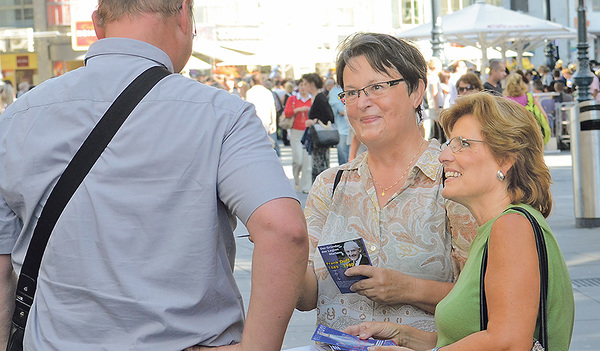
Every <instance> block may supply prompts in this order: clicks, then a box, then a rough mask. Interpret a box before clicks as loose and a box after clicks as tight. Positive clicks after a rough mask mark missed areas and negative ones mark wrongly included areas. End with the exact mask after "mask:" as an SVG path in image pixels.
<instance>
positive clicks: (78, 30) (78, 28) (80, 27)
mask: <svg viewBox="0 0 600 351" xmlns="http://www.w3.org/2000/svg"><path fill="white" fill-rule="evenodd" d="M74 29H75V30H74V32H73V37H74V39H75V40H74V41H75V45H74V46H75V47H76V48H79V49H83V50H85V49H87V48H88V47H89V46H90V45H92V44H93V43H94V42H95V41H97V40H98V38H97V37H96V31H95V30H94V24H93V23H92V21H77V22H75V28H74Z"/></svg>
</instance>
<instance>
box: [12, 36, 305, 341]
mask: <svg viewBox="0 0 600 351" xmlns="http://www.w3.org/2000/svg"><path fill="white" fill-rule="evenodd" d="M156 65H162V66H164V67H166V68H167V69H169V70H171V71H173V66H172V64H171V61H170V59H169V57H168V56H167V55H166V54H165V53H164V52H163V51H161V50H159V49H158V48H156V47H154V46H152V45H150V44H147V43H144V42H140V41H136V40H130V39H122V38H109V39H102V40H100V41H98V42H96V43H94V44H93V45H92V46H91V47H90V49H89V51H88V53H87V55H86V65H85V67H82V68H80V69H77V70H75V71H72V72H69V73H67V74H65V75H63V76H61V77H59V78H55V79H51V80H48V81H46V82H44V83H42V84H40V85H38V86H37V87H36V88H35V89H34V90H32V91H31V92H29V93H27V94H25V95H23V96H22V97H21V98H19V99H18V101H17V102H16V103H14V104H13V105H11V106H10V108H9V109H8V110H7V111H6V112H5V113H4V114H2V116H1V117H0V196H1V199H0V253H3V254H6V253H12V258H13V262H14V265H15V267H16V269H17V271H19V270H20V267H21V264H22V262H23V257H24V255H25V251H26V249H27V246H28V244H29V240H30V238H31V234H32V231H33V228H34V226H35V224H36V220H37V218H38V217H39V215H40V212H41V210H42V208H43V206H44V203H45V201H46V199H47V198H48V195H49V192H50V191H51V189H52V188H53V186H54V184H55V183H56V181H57V180H58V177H59V176H60V174H61V173H62V171H63V170H64V168H65V167H66V165H67V164H68V162H69V161H70V160H71V158H72V157H73V155H74V154H75V152H76V151H77V149H78V148H79V146H80V145H81V144H82V142H83V140H84V139H85V138H86V136H87V135H88V134H89V132H90V131H91V129H92V128H93V127H94V126H95V124H96V123H97V122H98V120H99V119H100V117H101V116H102V115H103V113H104V112H105V111H106V109H107V108H108V107H109V106H110V104H111V103H112V102H113V100H114V99H115V98H116V96H117V95H118V94H119V93H120V92H121V91H122V90H123V89H124V88H125V87H126V86H127V85H128V84H129V83H130V82H131V81H132V80H133V79H134V78H135V77H136V76H137V75H139V74H140V73H141V72H143V71H144V70H146V69H147V68H149V67H152V66H156ZM281 197H295V192H294V191H293V189H292V187H291V185H290V182H289V180H288V179H287V177H286V176H285V174H284V172H283V169H282V167H281V164H280V162H279V160H278V158H277V157H276V155H275V152H274V151H273V150H272V148H271V145H270V142H269V140H268V137H267V134H266V131H265V129H264V128H263V127H262V125H261V122H260V119H259V118H257V117H256V114H255V112H254V107H253V106H252V104H250V103H247V102H244V101H243V100H241V99H239V98H238V97H235V96H233V95H231V94H229V93H227V92H226V91H223V90H218V89H215V88H211V87H208V86H205V85H203V84H200V83H198V82H196V81H193V80H191V79H188V78H185V77H183V76H181V75H179V74H172V75H170V76H168V77H166V78H165V79H163V80H162V81H161V82H160V83H159V84H158V85H157V86H155V87H154V88H153V89H152V90H151V91H150V92H149V93H148V95H147V96H146V97H145V98H144V99H143V100H142V102H141V103H140V104H139V105H138V106H137V107H136V109H135V110H134V111H133V113H132V114H131V115H130V116H129V118H128V119H127V120H126V121H125V123H124V124H123V126H122V127H121V129H120V130H119V131H118V132H117V134H116V135H115V137H114V139H113V140H112V141H111V142H110V144H109V145H108V147H107V148H106V150H104V152H103V153H102V155H101V156H100V158H99V159H98V161H97V162H96V164H95V165H94V167H93V168H92V170H91V171H90V173H89V174H88V175H87V177H86V178H85V179H84V181H83V183H82V184H81V186H80V187H79V189H78V190H77V191H76V192H75V194H74V196H73V198H72V199H71V201H70V202H69V204H68V205H67V207H66V208H65V210H64V212H63V214H62V216H61V217H60V219H59V221H58V223H57V225H56V227H55V229H54V231H53V233H52V236H51V238H50V241H49V243H48V246H47V248H46V251H45V254H44V258H43V261H42V265H41V270H40V275H39V279H38V288H37V292H36V297H35V303H34V305H33V306H32V309H31V313H30V315H29V320H28V324H27V330H26V337H25V347H26V349H32V350H42V349H43V350H51V349H52V350H81V349H92V348H94V349H105V350H147V349H150V350H166V349H170V350H177V349H179V350H181V349H184V348H186V347H189V346H191V345H195V344H202V345H206V346H220V345H228V344H230V343H233V342H239V341H240V339H241V334H242V330H243V321H244V308H243V303H242V298H241V294H240V292H239V291H238V288H237V286H236V283H235V280H234V278H233V266H234V259H235V239H234V236H233V229H234V228H235V223H236V219H235V216H237V217H238V218H240V219H241V220H242V222H244V223H246V222H247V221H248V219H249V218H250V216H251V215H252V213H253V212H254V211H255V210H256V209H257V208H258V207H259V206H261V205H262V204H264V203H266V202H268V201H270V200H272V199H276V198H281ZM282 240H285V238H282Z"/></svg>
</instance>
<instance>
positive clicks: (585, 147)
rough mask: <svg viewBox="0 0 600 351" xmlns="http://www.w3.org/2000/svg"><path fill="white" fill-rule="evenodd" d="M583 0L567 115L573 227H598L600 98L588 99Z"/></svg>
mask: <svg viewBox="0 0 600 351" xmlns="http://www.w3.org/2000/svg"><path fill="white" fill-rule="evenodd" d="M586 25H587V21H586V17H585V0H579V8H578V10H577V32H578V33H577V36H578V40H579V42H578V43H577V57H578V60H579V64H578V67H577V73H576V74H575V76H574V77H573V80H574V81H575V84H577V91H578V96H577V100H578V102H579V104H578V106H576V107H575V113H574V116H571V121H570V123H569V125H570V131H569V133H570V134H571V135H570V137H571V156H572V157H571V159H572V165H573V166H572V169H573V199H574V200H575V203H574V205H575V206H574V210H575V226H576V227H577V228H593V227H600V101H597V100H596V99H591V98H590V84H591V83H592V80H593V79H594V76H593V74H592V72H591V71H590V66H589V65H590V64H589V60H588V52H587V51H588V44H587V28H586Z"/></svg>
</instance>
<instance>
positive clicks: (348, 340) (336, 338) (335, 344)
mask: <svg viewBox="0 0 600 351" xmlns="http://www.w3.org/2000/svg"><path fill="white" fill-rule="evenodd" d="M311 340H313V341H317V342H322V343H325V344H328V345H329V347H330V348H331V349H332V350H345V351H367V348H368V347H370V346H397V345H396V343H395V342H393V341H391V340H376V339H367V340H361V339H359V338H358V337H357V336H354V335H350V334H346V333H343V332H341V331H339V330H335V329H331V328H329V327H326V326H324V325H322V324H319V326H318V327H317V330H316V331H315V333H314V334H313V337H312V339H311Z"/></svg>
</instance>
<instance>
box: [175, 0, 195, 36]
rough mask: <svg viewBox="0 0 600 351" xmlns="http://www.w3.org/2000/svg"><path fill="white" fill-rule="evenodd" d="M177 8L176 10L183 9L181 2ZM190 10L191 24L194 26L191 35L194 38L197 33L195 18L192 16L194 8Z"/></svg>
mask: <svg viewBox="0 0 600 351" xmlns="http://www.w3.org/2000/svg"><path fill="white" fill-rule="evenodd" d="M177 10H178V11H181V10H183V3H181V4H179V6H177ZM190 12H191V13H192V25H193V26H194V31H193V33H192V35H193V36H194V38H195V37H196V35H198V31H197V30H196V19H195V18H194V9H193V8H192V9H191V11H190Z"/></svg>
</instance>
